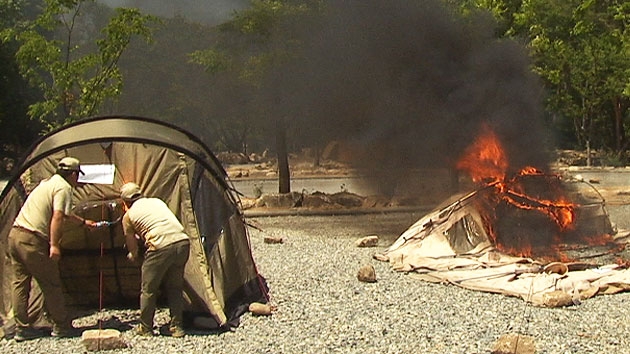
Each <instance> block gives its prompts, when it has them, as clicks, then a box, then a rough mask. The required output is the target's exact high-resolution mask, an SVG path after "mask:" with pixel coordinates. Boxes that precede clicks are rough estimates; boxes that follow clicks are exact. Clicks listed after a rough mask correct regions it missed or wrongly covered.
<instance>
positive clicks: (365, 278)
mask: <svg viewBox="0 0 630 354" xmlns="http://www.w3.org/2000/svg"><path fill="white" fill-rule="evenodd" d="M357 279H359V281H362V282H364V283H375V282H376V270H374V266H372V265H371V264H368V265H364V266H363V267H361V268H360V269H359V272H358V273H357Z"/></svg>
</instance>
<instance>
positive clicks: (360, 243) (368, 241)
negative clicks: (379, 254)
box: [354, 236, 378, 247]
mask: <svg viewBox="0 0 630 354" xmlns="http://www.w3.org/2000/svg"><path fill="white" fill-rule="evenodd" d="M354 244H355V245H356V246H357V247H376V246H378V236H366V237H363V238H360V239H358V240H356V241H355V242H354Z"/></svg>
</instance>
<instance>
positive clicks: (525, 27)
mask: <svg viewBox="0 0 630 354" xmlns="http://www.w3.org/2000/svg"><path fill="white" fill-rule="evenodd" d="M465 2H466V3H467V6H469V7H470V6H473V7H475V6H476V7H477V8H484V9H487V10H489V11H491V13H492V14H493V15H494V16H495V17H496V18H498V19H499V22H500V23H503V24H506V27H505V35H507V36H516V37H521V38H524V39H526V40H527V42H528V44H529V47H530V49H531V54H532V57H533V59H534V67H533V70H534V71H535V72H536V73H537V74H538V75H539V76H540V77H541V78H542V79H543V80H544V82H545V84H546V87H547V92H548V97H547V102H546V109H547V111H548V112H549V116H550V117H552V118H553V119H554V125H555V127H556V129H559V130H562V129H567V132H569V131H572V132H573V136H574V141H575V142H576V145H577V146H580V147H583V148H585V149H586V150H590V149H591V148H604V149H609V150H611V151H614V152H616V153H617V154H619V155H621V154H622V153H623V152H624V151H625V150H627V149H628V144H629V143H630V141H628V138H627V135H628V132H629V130H630V111H629V108H630V100H629V98H630V96H629V95H628V93H630V92H629V90H628V85H629V82H628V79H627V78H628V76H629V74H630V51H629V50H630V47H629V44H628V43H629V42H630V33H629V32H628V25H629V24H630V4H629V3H627V2H623V1H615V0H607V1H594V0H589V1H581V0H570V1H560V0H553V1H548V0H529V1H512V0H503V1H499V0H497V1H489V0H470V1H465ZM471 4H472V5H471ZM506 8H510V9H511V10H510V11H502V9H506ZM589 156H590V154H589Z"/></svg>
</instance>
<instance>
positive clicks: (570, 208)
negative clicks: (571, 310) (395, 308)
mask: <svg viewBox="0 0 630 354" xmlns="http://www.w3.org/2000/svg"><path fill="white" fill-rule="evenodd" d="M475 160H476V161H475ZM505 161H506V160H505V158H504V156H503V155H502V150H501V147H500V145H499V144H498V140H497V139H496V137H495V136H494V135H493V134H492V133H489V134H486V135H485V136H483V137H482V138H480V140H478V141H477V143H476V144H475V146H473V148H471V150H469V152H468V154H467V155H466V157H465V158H463V159H462V160H460V163H459V164H458V166H459V167H460V168H462V169H465V170H468V171H469V172H471V175H472V176H473V181H476V182H480V183H482V186H481V187H480V188H479V189H476V190H474V191H472V192H470V193H467V194H464V195H457V196H454V197H453V198H452V199H451V200H449V201H447V202H445V203H444V204H443V205H441V206H440V207H438V208H437V209H435V210H434V211H432V212H430V213H429V214H427V215H425V216H424V217H422V218H421V219H420V220H418V221H417V222H416V223H415V224H413V225H412V226H411V227H410V228H409V229H407V230H406V231H405V232H404V233H403V234H402V235H401V236H400V237H399V238H398V239H397V240H396V241H395V242H394V243H393V244H392V245H391V246H390V247H389V248H387V249H386V250H385V251H384V252H383V253H380V254H377V255H375V256H374V257H375V258H376V259H379V260H382V261H388V262H390V263H391V264H392V267H393V268H394V269H395V270H397V271H404V272H412V273H413V274H414V276H415V277H418V278H420V279H423V280H426V281H432V282H445V283H451V284H455V285H458V286H461V287H464V288H468V289H473V290H481V291H488V292H494V293H502V294H506V295H511V296H517V297H521V298H523V299H524V300H525V301H527V302H531V303H533V304H536V305H541V306H550V307H551V306H564V305H570V304H573V303H577V302H578V301H580V300H583V299H586V298H590V297H592V296H595V295H597V294H611V293H617V292H620V291H626V290H630V271H629V270H628V269H627V263H628V262H627V261H626V260H624V259H622V258H620V257H618V256H617V255H618V253H619V252H621V251H623V249H624V248H625V244H626V242H627V239H628V237H627V236H628V233H627V232H620V231H617V230H615V228H614V227H613V226H612V224H611V222H610V219H609V217H608V213H607V211H606V207H605V202H604V199H603V198H602V197H601V195H600V194H599V193H598V191H597V190H596V189H595V188H594V187H593V186H592V185H591V184H589V183H587V182H584V181H582V180H577V179H574V178H570V177H567V176H561V175H557V174H545V173H542V172H541V171H539V170H537V169H535V168H526V169H523V170H522V171H520V172H519V173H517V174H516V175H515V176H514V177H511V178H507V177H506V176H505V170H506V167H507V164H506V163H505Z"/></svg>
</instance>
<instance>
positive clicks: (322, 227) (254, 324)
mask: <svg viewBox="0 0 630 354" xmlns="http://www.w3.org/2000/svg"><path fill="white" fill-rule="evenodd" d="M625 211H627V210H625ZM625 211H624V214H625ZM624 214H618V215H619V216H620V217H623V215H624ZM625 215H627V214H625ZM420 216H421V215H417V214H413V213H391V214H370V215H342V216H282V217H258V218H255V220H253V221H255V223H256V225H258V226H259V227H260V228H261V230H256V229H251V230H250V233H251V245H252V249H253V254H254V259H255V261H256V263H257V265H258V269H259V271H260V273H261V274H262V275H263V276H264V277H265V278H266V279H267V282H268V284H269V287H270V296H271V305H273V306H277V310H275V311H274V312H273V314H272V315H271V316H253V315H251V314H245V315H243V317H242V318H241V324H240V326H239V327H238V328H236V330H235V331H234V332H226V333H222V334H192V335H187V336H185V337H184V338H181V339H176V338H170V337H166V336H157V337H154V338H146V337H134V336H132V335H131V331H123V333H122V336H123V338H124V339H125V340H127V341H128V343H129V344H130V346H129V348H126V349H117V350H111V351H108V353H141V352H146V353H226V354H228V353H230V354H231V353H274V354H281V353H300V354H305V353H317V354H319V353H360V354H371V353H374V354H377V353H378V354H383V353H392V354H400V353H414V354H416V353H436V354H437V353H439V354H444V353H460V354H475V353H489V352H490V351H491V349H492V347H493V345H494V343H495V342H496V341H497V339H499V338H500V337H501V336H503V335H506V334H509V333H518V334H523V335H527V336H529V337H532V338H533V340H534V342H535V347H536V353H547V354H565V353H566V354H573V353H575V354H585V353H630V321H628V318H630V313H629V312H630V306H629V305H630V293H621V294H615V295H604V296H596V297H594V298H592V299H588V300H586V301H583V302H582V303H581V304H580V305H577V306H571V307H566V308H553V309H550V308H540V307H533V306H531V305H528V304H527V303H525V302H524V301H522V300H521V299H518V298H514V297H507V296H504V295H498V294H491V293H483V292H478V291H471V290H466V289H462V288H459V287H456V286H453V285H445V284H433V283H427V282H424V281H420V280H417V279H413V278H412V277H410V276H408V275H406V274H403V273H398V272H395V271H393V270H392V269H391V267H390V265H389V264H388V263H384V262H379V261H377V260H374V259H372V255H373V254H374V253H377V252H380V251H382V250H383V249H384V248H386V247H387V245H389V244H391V243H392V242H393V241H394V240H395V239H396V238H397V236H398V235H399V234H400V233H401V232H402V231H404V230H405V229H406V227H408V226H409V225H411V224H412V223H413V222H414V221H415V220H417V219H418V218H419V217H420ZM620 219H621V218H620ZM373 234H376V235H379V238H380V239H381V241H380V242H379V246H378V247H375V248H361V247H356V245H355V241H356V240H357V239H359V238H361V237H364V236H366V235H373ZM269 236H270V237H281V238H282V239H283V240H284V243H282V244H267V243H265V242H264V238H265V237H269ZM364 264H371V265H373V266H374V268H375V270H376V274H377V278H378V281H377V282H375V283H363V282H360V281H358V280H357V278H356V274H357V271H358V269H359V268H360V267H361V266H363V265H364ZM137 315H138V311H137V309H126V310H120V309H111V310H104V311H103V312H100V313H97V314H90V315H86V316H84V317H81V318H78V319H76V320H75V321H74V324H75V326H83V325H86V326H87V325H92V324H93V323H94V322H95V321H96V319H97V318H98V316H117V317H119V318H126V319H128V318H133V317H135V318H137ZM166 321H168V317H167V314H166V311H165V310H164V309H160V311H159V312H158V321H157V322H158V323H160V322H161V323H165V322H166ZM0 351H1V352H2V353H7V354H8V353H29V354H34V353H54V352H57V353H69V352H75V353H79V352H85V350H84V349H83V348H82V346H81V343H80V338H72V339H53V338H42V339H37V340H33V341H28V342H22V343H16V342H15V341H13V340H2V341H0Z"/></svg>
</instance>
